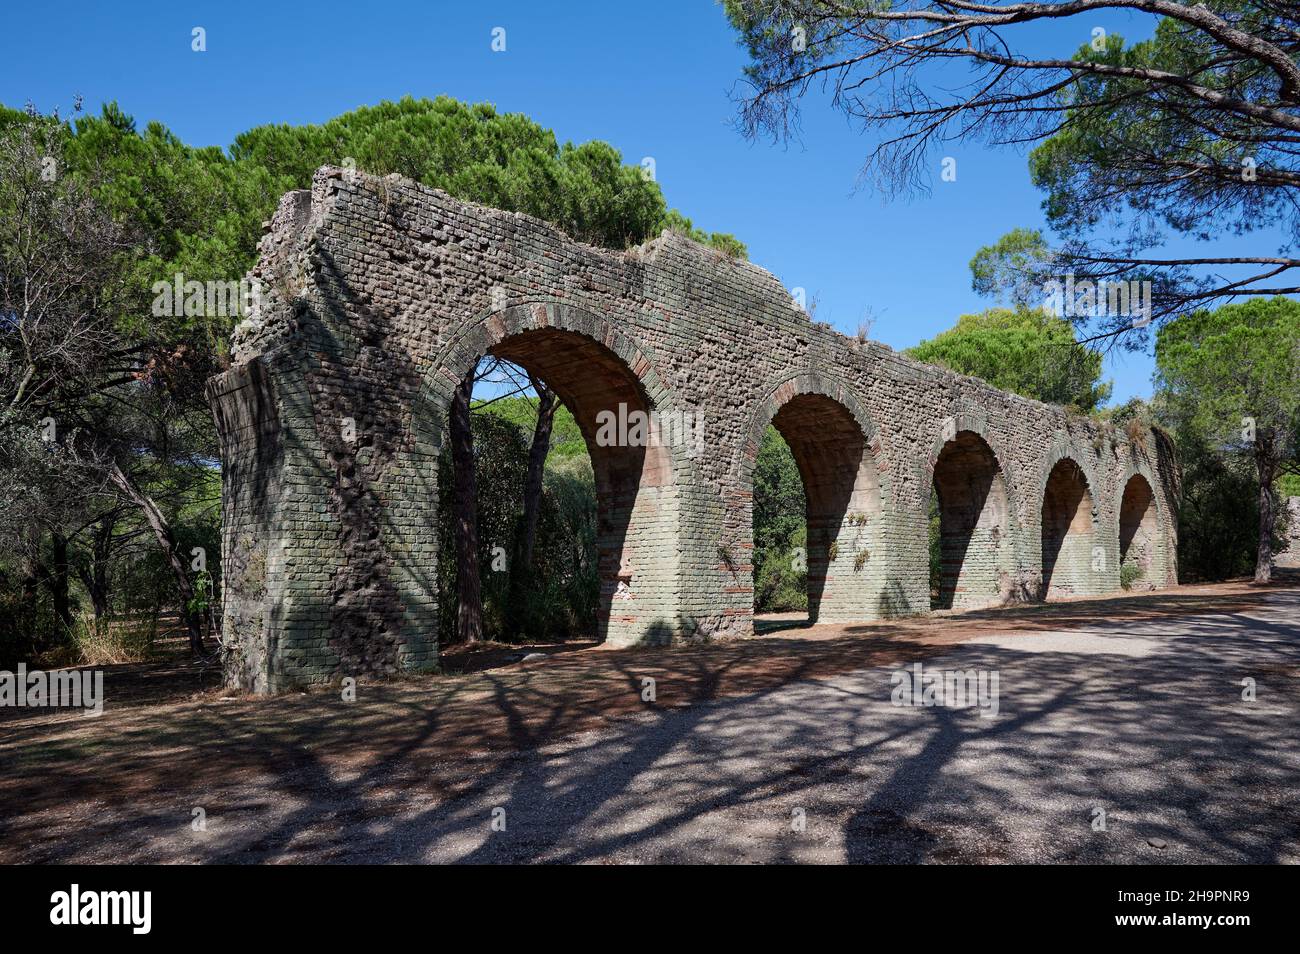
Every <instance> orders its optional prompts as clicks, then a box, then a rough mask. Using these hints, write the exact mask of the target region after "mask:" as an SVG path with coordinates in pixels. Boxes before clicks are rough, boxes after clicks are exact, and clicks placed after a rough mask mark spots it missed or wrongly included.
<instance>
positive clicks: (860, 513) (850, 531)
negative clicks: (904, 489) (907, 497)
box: [736, 373, 890, 622]
mask: <svg viewBox="0 0 1300 954" xmlns="http://www.w3.org/2000/svg"><path fill="white" fill-rule="evenodd" d="M760 395H761V396H760V398H759V400H758V401H756V402H755V407H754V409H753V410H752V411H751V413H750V416H749V421H748V424H747V426H746V430H745V439H744V441H743V442H742V445H741V448H740V450H741V453H740V460H739V464H738V466H737V468H736V470H737V473H738V477H739V486H740V488H741V494H742V496H743V498H744V501H745V505H746V506H745V511H746V512H745V514H744V515H743V516H742V517H741V519H740V524H741V536H742V538H743V539H744V540H745V541H746V544H745V545H747V546H748V547H749V548H750V549H752V546H753V543H752V530H753V527H752V504H753V496H752V495H753V472H754V465H755V463H756V461H757V458H758V452H759V448H760V447H761V445H762V441H763V435H764V433H765V431H766V429H767V427H768V425H769V424H771V425H773V426H775V427H776V428H777V430H778V431H779V432H780V433H781V436H782V438H783V439H784V440H785V442H786V444H787V445H788V446H789V447H790V451H791V454H792V455H793V456H794V459H795V463H796V465H797V466H798V468H799V473H800V476H801V477H802V479H803V485H804V495H805V498H806V502H807V512H806V519H807V526H808V538H807V563H808V610H809V616H810V618H811V619H813V620H815V621H816V620H820V621H823V622H824V621H831V620H835V621H848V620H866V619H875V618H877V617H878V616H881V615H885V614H884V612H883V610H882V597H883V594H884V593H885V588H886V583H887V579H888V571H889V567H888V562H887V559H886V554H885V552H884V546H885V540H886V539H887V533H886V524H887V521H888V511H887V507H888V503H887V502H888V501H889V500H890V488H889V479H888V474H887V473H886V472H885V468H883V467H882V466H881V457H882V454H881V451H882V445H881V440H880V431H879V429H878V428H877V427H876V424H875V422H874V421H873V420H872V419H871V417H870V415H869V414H867V412H866V410H865V408H864V407H863V405H862V403H861V402H860V401H859V400H858V398H857V396H856V395H855V394H854V393H853V390H852V389H851V388H850V387H849V386H848V385H847V384H845V383H844V382H843V381H840V380H838V379H836V378H834V377H832V376H829V375H825V374H814V373H800V374H795V375H791V376H789V377H787V378H785V379H783V380H781V381H778V382H775V383H773V384H771V385H769V386H768V387H766V388H764V389H763V390H762V391H761V392H760Z"/></svg>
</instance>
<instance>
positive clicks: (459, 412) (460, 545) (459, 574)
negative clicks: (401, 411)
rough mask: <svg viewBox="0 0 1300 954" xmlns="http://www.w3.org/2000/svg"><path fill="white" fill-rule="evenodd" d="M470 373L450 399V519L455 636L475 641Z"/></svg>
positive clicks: (478, 602)
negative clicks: (453, 545) (452, 488)
mask: <svg viewBox="0 0 1300 954" xmlns="http://www.w3.org/2000/svg"><path fill="white" fill-rule="evenodd" d="M473 392H474V372H473V371H472V370H471V371H470V373H469V374H468V375H466V377H465V380H464V381H462V382H461V383H460V385H459V386H458V387H457V388H456V392H455V394H454V395H453V396H452V400H451V420H450V422H449V423H450V430H451V460H452V465H453V469H454V470H455V472H456V473H455V482H456V483H455V493H454V494H453V506H454V507H455V513H454V514H453V520H454V523H455V529H456V598H457V599H456V638H457V640H458V641H461V642H466V643H477V642H479V641H480V640H481V639H482V638H483V596H482V590H481V587H480V584H479V566H478V513H477V511H476V508H477V506H478V501H477V493H476V490H475V482H474V432H473V430H472V429H471V425H470V418H469V402H470V397H471V396H472V395H473Z"/></svg>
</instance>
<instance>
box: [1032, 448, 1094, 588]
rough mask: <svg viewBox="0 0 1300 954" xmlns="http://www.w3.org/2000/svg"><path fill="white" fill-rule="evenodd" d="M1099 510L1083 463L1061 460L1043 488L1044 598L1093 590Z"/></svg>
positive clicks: (1068, 459) (1066, 459) (1067, 459)
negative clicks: (1096, 508) (1093, 567)
mask: <svg viewBox="0 0 1300 954" xmlns="http://www.w3.org/2000/svg"><path fill="white" fill-rule="evenodd" d="M1095 521H1096V512H1095V509H1094V506H1093V500H1092V492H1091V490H1090V489H1089V487H1088V478H1087V476H1086V475H1085V474H1084V472H1083V468H1082V467H1080V466H1079V464H1078V463H1077V462H1076V461H1074V460H1072V459H1070V458H1068V457H1066V458H1063V459H1061V460H1059V461H1057V463H1056V465H1055V466H1054V467H1053V468H1052V470H1051V473H1050V474H1049V475H1048V478H1047V484H1046V486H1045V487H1044V489H1043V508H1042V556H1043V577H1042V579H1043V582H1042V598H1043V599H1047V600H1050V599H1056V598H1060V597H1062V596H1079V595H1085V594H1088V593H1091V592H1092V591H1093V586H1092V583H1091V581H1092V547H1093V539H1094V531H1095Z"/></svg>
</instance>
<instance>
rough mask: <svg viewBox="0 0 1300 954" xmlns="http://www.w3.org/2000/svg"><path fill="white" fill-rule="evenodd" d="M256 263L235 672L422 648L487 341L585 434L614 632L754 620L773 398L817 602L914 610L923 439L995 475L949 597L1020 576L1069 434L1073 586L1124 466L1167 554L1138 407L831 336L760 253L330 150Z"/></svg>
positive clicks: (1016, 589)
mask: <svg viewBox="0 0 1300 954" xmlns="http://www.w3.org/2000/svg"><path fill="white" fill-rule="evenodd" d="M254 277H256V278H258V279H259V280H260V281H261V282H262V283H263V285H264V288H265V289H266V294H265V295H264V298H263V301H262V303H261V305H260V306H259V308H258V310H257V311H256V313H255V314H254V315H253V316H251V318H250V319H249V320H248V321H247V322H245V323H244V324H243V325H241V327H240V329H238V330H237V332H236V336H235V340H234V365H233V367H232V369H231V370H230V371H228V372H226V373H225V374H223V375H221V376H219V377H218V378H215V379H214V380H213V381H212V382H211V384H210V394H211V397H212V402H213V406H214V411H215V413H216V415H217V420H218V425H219V427H220V429H221V431H222V435H223V454H224V456H225V471H224V487H223V508H224V509H223V512H224V514H225V518H226V522H225V525H224V527H223V533H224V535H225V540H224V552H225V553H226V556H227V561H228V562H227V564H226V565H227V579H226V588H225V599H226V616H225V629H224V634H223V644H224V646H225V650H226V653H227V669H226V671H227V677H228V680H229V681H230V683H231V684H232V685H238V686H245V687H248V688H252V689H255V690H258V691H275V690H277V689H282V688H285V687H288V686H292V685H296V684H302V683H310V682H321V681H328V680H331V679H336V678H338V677H340V676H344V675H353V674H358V673H395V672H400V671H412V670H428V669H433V668H435V667H436V666H437V645H436V643H435V636H434V634H435V632H436V625H435V620H436V607H437V600H438V599H439V598H440V594H439V593H438V592H437V589H436V579H435V567H436V557H437V551H436V546H437V536H436V533H435V526H436V519H437V514H436V505H437V498H438V494H437V488H438V481H439V480H440V479H444V475H440V474H439V473H438V472H437V459H438V451H439V448H440V447H441V446H442V442H443V441H444V440H445V439H446V433H445V430H446V414H447V408H448V405H449V402H450V397H451V391H452V389H453V388H454V387H455V384H456V382H457V381H459V380H460V379H461V378H462V377H463V376H464V375H465V374H466V373H467V372H468V371H469V370H470V369H471V368H472V367H473V366H474V364H475V362H477V361H478V360H479V359H480V358H481V357H482V356H483V355H485V354H486V353H488V352H489V351H492V352H493V353H495V354H499V355H501V356H503V357H507V358H509V359H510V360H513V361H516V362H518V363H521V364H524V365H525V366H526V367H528V368H529V369H530V370H533V371H535V372H536V373H538V374H540V376H541V377H542V378H543V379H545V380H547V381H548V383H550V384H551V385H552V386H553V387H555V388H556V390H557V392H558V393H559V395H560V397H561V398H562V400H564V401H565V403H566V405H567V406H568V407H569V408H570V410H572V411H573V412H574V415H575V417H576V418H577V420H578V422H579V426H581V427H582V428H583V430H584V433H585V434H586V435H587V437H588V444H589V447H590V448H591V451H592V459H593V466H594V468H595V470H596V474H597V488H598V509H599V514H600V528H601V529H600V540H599V541H598V546H599V548H600V555H601V573H602V611H601V617H602V622H601V625H602V630H603V632H604V635H605V637H606V638H607V639H608V640H609V641H610V642H612V643H615V644H618V645H630V644H638V643H647V642H668V641H673V640H678V639H692V638H708V637H716V636H727V635H736V634H744V633H748V632H750V631H751V623H752V601H753V584H752V552H753V546H752V539H751V517H752V504H753V500H752V480H751V477H752V472H753V466H754V460H755V458H756V455H757V452H758V447H759V444H760V443H761V440H762V435H763V432H764V429H765V428H766V426H767V425H768V424H769V423H771V422H773V421H775V422H776V423H777V425H778V427H780V428H781V429H782V432H783V434H784V436H785V437H786V439H787V440H788V441H789V442H790V444H791V447H792V450H793V451H794V452H795V455H796V459H799V460H800V461H801V467H802V468H803V471H804V474H805V479H806V481H813V482H816V483H818V484H820V485H823V486H821V488H820V489H819V490H818V492H817V493H816V494H810V509H811V508H812V507H813V503H812V499H813V497H814V496H815V497H816V499H817V500H818V501H820V503H819V504H818V510H817V512H816V513H811V512H810V517H811V518H812V519H813V521H814V522H815V523H816V524H817V525H818V527H819V528H820V530H821V533H820V536H821V538H822V543H821V549H820V550H819V551H818V552H817V553H813V552H811V551H812V550H813V549H814V548H813V546H812V545H811V543H810V554H809V556H810V570H812V569H813V561H814V557H815V558H816V559H817V560H818V561H819V566H818V568H817V571H816V572H815V573H814V575H820V567H823V566H824V567H825V584H824V587H823V592H822V618H824V619H839V620H848V619H873V618H879V617H882V616H891V615H904V614H912V613H921V612H926V611H928V610H929V608H930V593H929V567H928V526H929V520H928V507H929V501H930V492H931V487H932V484H933V478H934V474H935V470H936V466H940V465H941V464H943V462H945V461H949V460H952V459H953V454H952V452H953V451H954V450H955V449H957V448H958V447H959V446H968V445H970V446H974V445H977V444H978V445H979V446H983V447H986V448H987V450H988V454H989V459H990V460H991V461H992V462H993V472H992V473H991V479H990V484H991V486H994V487H995V488H996V492H994V493H990V494H987V495H985V497H984V498H983V502H982V503H981V510H980V512H979V513H967V514H966V515H965V517H966V518H968V519H970V520H972V521H973V522H974V523H975V525H976V527H977V529H976V531H975V535H974V536H973V537H972V539H971V542H970V545H969V546H968V547H967V554H968V556H967V559H968V560H970V561H971V562H970V564H969V568H968V570H967V573H968V574H969V575H970V578H971V583H972V585H971V586H968V587H959V589H964V590H967V591H968V592H967V595H966V596H965V597H964V598H963V599H961V600H959V601H958V605H977V604H982V603H989V602H1001V601H1015V600H1025V599H1038V598H1041V596H1042V595H1043V594H1042V589H1043V574H1042V521H1041V518H1042V507H1043V501H1044V495H1045V493H1046V491H1047V484H1048V478H1049V475H1050V473H1051V471H1052V469H1053V467H1054V466H1056V464H1058V463H1059V462H1061V461H1062V460H1065V459H1068V460H1070V461H1073V462H1074V464H1075V465H1076V466H1077V470H1078V472H1079V473H1080V474H1082V475H1084V477H1085V478H1086V481H1087V490H1088V495H1089V499H1090V502H1091V510H1090V511H1089V512H1088V514H1087V515H1086V519H1083V518H1081V519H1082V523H1081V524H1080V526H1081V527H1082V528H1083V531H1084V532H1087V530H1088V528H1089V527H1090V528H1091V533H1090V537H1091V539H1090V541H1089V542H1090V545H1089V546H1088V547H1087V550H1086V552H1087V553H1088V555H1089V565H1088V570H1087V572H1083V571H1082V570H1079V569H1078V564H1079V561H1080V560H1081V559H1082V557H1081V556H1080V555H1081V554H1082V553H1083V552H1085V551H1084V549H1083V548H1082V544H1079V543H1078V542H1077V541H1078V536H1077V535H1076V536H1075V537H1073V538H1071V549H1070V550H1069V553H1068V561H1069V565H1070V566H1071V568H1072V569H1071V570H1070V572H1069V573H1068V580H1069V589H1070V591H1071V592H1089V593H1101V592H1108V591H1111V590H1114V589H1116V588H1117V587H1118V581H1119V562H1120V561H1119V530H1120V528H1119V519H1120V514H1119V511H1120V508H1119V502H1118V500H1119V496H1120V494H1121V493H1122V492H1123V488H1124V486H1125V485H1126V483H1127V482H1128V480H1129V479H1130V478H1131V477H1133V476H1134V475H1141V476H1142V477H1143V478H1144V479H1145V480H1146V481H1147V482H1148V483H1149V485H1150V487H1151V488H1152V493H1153V499H1152V508H1153V520H1154V526H1155V531H1154V535H1153V537H1152V539H1151V542H1150V550H1151V572H1150V574H1149V579H1150V580H1151V582H1152V584H1153V585H1160V586H1164V585H1170V584H1172V583H1173V582H1174V581H1175V580H1176V566H1175V559H1174V554H1175V538H1174V532H1175V530H1174V521H1173V520H1172V519H1171V514H1172V513H1173V503H1174V495H1175V493H1176V487H1177V472H1176V466H1175V462H1174V460H1173V458H1172V454H1171V451H1170V448H1169V447H1168V446H1166V444H1165V443H1164V442H1163V440H1162V439H1161V438H1160V436H1159V435H1158V434H1156V433H1148V434H1143V435H1140V439H1137V440H1129V439H1128V437H1127V435H1125V434H1122V433H1117V432H1115V431H1114V430H1113V429H1110V428H1105V427H1101V426H1098V425H1096V424H1094V423H1092V422H1090V421H1088V420H1087V419H1085V418H1082V417H1078V416H1072V415H1069V414H1067V413H1066V412H1064V411H1063V410H1062V409H1061V408H1058V407H1052V406H1049V405H1045V404H1041V403H1038V402H1036V401H1031V400H1027V399H1025V398H1021V397H1018V396H1015V395H1011V394H1006V393H1004V392H1000V391H998V390H996V389H994V388H991V387H989V386H988V385H986V384H984V383H982V382H980V381H977V380H974V379H971V378H966V377H962V376H960V375H956V374H952V373H950V372H947V371H944V370H942V369H939V368H934V367H931V366H928V365H924V364H921V363H919V362H915V361H912V360H910V359H908V358H905V357H903V356H901V355H899V354H896V353H895V352H893V351H892V350H891V349H890V348H888V347H886V346H884V345H881V344H878V343H876V342H871V341H858V340H855V339H850V338H846V337H844V336H843V335H840V334H838V333H837V332H835V331H834V330H833V329H831V328H830V327H829V326H826V325H823V324H815V323H812V322H810V321H809V320H808V318H807V316H806V315H805V314H804V313H803V312H802V311H800V310H798V309H797V308H796V307H795V306H794V304H793V302H792V301H791V299H790V296H789V295H788V294H787V292H786V291H785V289H784V288H783V287H782V286H781V284H780V283H779V282H778V281H777V280H776V278H775V277H774V276H772V275H771V274H770V273H768V272H766V271H764V270H763V269H761V268H759V267H757V266H755V265H753V264H750V263H747V262H741V261H733V260H730V259H728V258H726V257H724V256H721V255H720V254H719V253H716V252H714V251H712V250H710V249H707V248H704V247H702V246H699V245H697V244H695V243H693V242H691V241H689V240H687V239H685V238H682V237H680V236H677V235H673V234H665V235H664V236H661V237H660V238H658V239H656V240H654V241H652V242H649V243H647V244H646V245H643V246H640V247H638V248H636V249H632V250H630V251H628V252H626V253H616V252H610V251H605V250H601V249H595V248H591V247H588V246H585V245H582V244H580V243H577V242H574V241H573V240H571V239H569V238H568V237H567V236H565V235H564V234H563V233H562V232H561V231H559V230H558V229H556V228H555V227H553V226H551V225H548V224H546V223H543V222H540V221H538V220H535V219H532V218H529V217H527V216H521V215H517V214H513V213H507V212H501V211H498V210H493V209H487V208H483V207H480V206H476V205H472V204H469V203H464V202H460V201H457V200H454V199H452V198H450V197H449V196H447V195H445V194H443V193H440V192H437V191H435V190H431V189H428V188H425V187H423V186H420V185H418V184H415V183H412V182H409V181H406V180H402V179H398V178H396V177H388V178H382V179H381V178H376V177H371V176H368V175H365V174H360V173H352V172H344V171H343V170H339V169H332V168H324V169H321V170H320V171H318V173H317V174H316V177H315V180H314V182H313V187H312V189H311V190H310V192H306V191H304V192H297V193H291V194H290V195H288V196H286V197H285V198H284V200H283V201H282V202H281V205H280V208H279V210H278V211H277V213H276V216H275V218H274V219H273V220H272V222H271V224H270V228H269V231H268V233H267V235H266V236H265V237H264V239H263V243H262V247H261V258H260V261H259V264H258V266H257V268H256V269H255V270H254ZM619 404H623V405H624V406H625V407H631V408H632V409H645V410H653V411H654V412H655V413H656V414H657V415H659V416H660V418H661V419H662V420H678V421H680V420H691V421H695V422H698V424H699V438H700V439H699V440H698V441H692V440H675V441H666V442H664V444H663V445H662V446H655V447H650V448H646V447H603V446H598V445H597V444H596V442H595V440H594V438H595V427H596V422H597V421H598V419H599V414H600V412H601V411H604V410H613V409H616V408H617V406H618V405H619ZM783 409H786V410H783ZM854 426H856V433H855V432H854V430H853V428H854ZM945 466H946V465H945ZM985 507H987V508H991V509H988V510H987V512H985V511H984V509H983V508H985ZM945 519H946V520H947V521H948V522H950V523H951V522H952V521H953V520H958V519H959V515H958V514H957V513H956V511H952V512H949V513H947V514H946V517H945ZM1072 526H1073V524H1072ZM810 536H812V534H810ZM863 553H865V554H866V556H865V557H864V556H863V555H862V554H863ZM1058 563H1059V560H1058ZM1057 572H1060V571H1057ZM1054 585H1055V584H1054Z"/></svg>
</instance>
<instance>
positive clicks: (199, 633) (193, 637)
mask: <svg viewBox="0 0 1300 954" xmlns="http://www.w3.org/2000/svg"><path fill="white" fill-rule="evenodd" d="M108 479H109V480H111V481H112V482H113V484H114V486H116V487H117V488H118V490H120V491H122V493H123V495H124V496H125V497H126V498H127V500H129V501H131V503H133V504H135V506H137V507H139V508H140V512H141V513H143V514H144V518H145V520H146V521H147V522H148V524H149V528H150V529H151V530H152V531H153V535H154V539H155V540H156V541H158V546H159V547H161V548H162V551H163V557H164V558H165V559H166V561H167V566H168V568H169V569H170V570H171V572H172V578H173V579H174V580H175V581H176V588H177V590H179V591H180V596H181V608H180V610H181V616H182V618H183V619H184V620H185V628H186V630H188V632H189V637H190V649H191V650H192V651H193V652H194V653H195V654H196V655H198V654H201V653H202V652H203V620H202V619H201V618H200V616H199V614H198V612H196V611H195V610H194V608H193V607H192V605H191V604H192V603H193V601H194V584H193V583H192V582H191V581H190V577H189V574H188V572H187V571H186V567H185V560H184V559H183V558H182V557H181V554H180V550H179V549H178V547H177V544H176V537H175V535H174V534H173V533H172V529H171V526H170V524H168V523H167V518H166V517H165V516H163V512H162V511H161V510H160V509H159V508H158V505H157V504H156V503H154V501H153V498H151V497H150V496H149V495H148V494H146V493H145V492H144V491H142V490H141V489H140V488H138V487H137V486H136V485H135V483H134V482H132V480H131V479H130V478H129V477H128V476H127V475H126V474H125V473H123V472H122V468H121V467H119V466H118V465H117V462H116V461H113V462H112V463H111V464H110V465H109V471H108Z"/></svg>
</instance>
